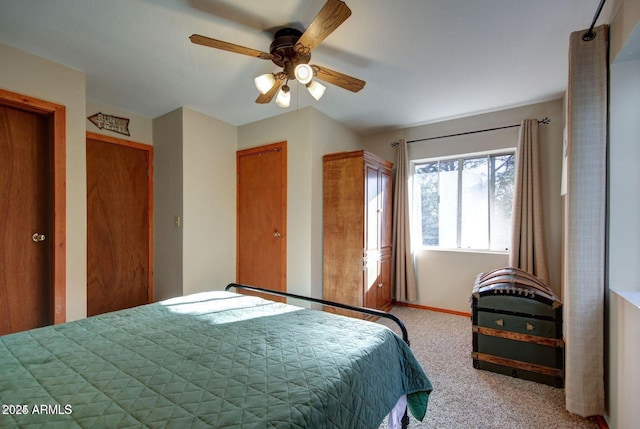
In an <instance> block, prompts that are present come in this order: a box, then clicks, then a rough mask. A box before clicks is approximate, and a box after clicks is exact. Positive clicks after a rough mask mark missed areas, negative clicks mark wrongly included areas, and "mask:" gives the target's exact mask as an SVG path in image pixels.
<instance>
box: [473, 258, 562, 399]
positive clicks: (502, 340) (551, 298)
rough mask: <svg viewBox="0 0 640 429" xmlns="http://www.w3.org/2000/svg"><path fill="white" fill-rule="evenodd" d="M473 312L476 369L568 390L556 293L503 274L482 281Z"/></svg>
mask: <svg viewBox="0 0 640 429" xmlns="http://www.w3.org/2000/svg"><path fill="white" fill-rule="evenodd" d="M471 309H472V321H473V353H472V358H473V366H474V367H475V368H478V369H484V370H488V371H493V372H497V373H500V374H506V375H511V376H513V377H518V378H522V379H525V380H531V381H536V382H538V383H544V384H548V385H551V386H555V387H563V385H564V342H563V341H562V303H561V302H560V301H559V300H558V298H557V297H556V296H555V295H554V293H553V291H551V289H549V288H548V287H547V286H546V285H545V284H543V283H542V282H541V281H540V280H539V279H538V278H536V277H534V276H532V275H531V274H529V273H527V272H525V271H522V270H519V269H517V268H501V269H499V270H495V271H492V272H490V273H486V274H484V273H482V274H480V275H478V277H477V278H476V282H475V285H474V287H473V293H472V295H471Z"/></svg>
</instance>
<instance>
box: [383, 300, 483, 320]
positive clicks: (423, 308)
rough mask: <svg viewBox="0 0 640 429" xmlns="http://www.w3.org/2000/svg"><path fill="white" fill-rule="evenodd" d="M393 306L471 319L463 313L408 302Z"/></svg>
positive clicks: (394, 303)
mask: <svg viewBox="0 0 640 429" xmlns="http://www.w3.org/2000/svg"><path fill="white" fill-rule="evenodd" d="M393 305H398V306H400V307H409V308H418V309H420V310H429V311H437V312H440V313H447V314H454V315H456V316H464V317H471V313H465V312H464V311H456V310H447V309H446V308H437V307H429V306H427V305H419V304H411V303H409V302H402V301H394V302H393Z"/></svg>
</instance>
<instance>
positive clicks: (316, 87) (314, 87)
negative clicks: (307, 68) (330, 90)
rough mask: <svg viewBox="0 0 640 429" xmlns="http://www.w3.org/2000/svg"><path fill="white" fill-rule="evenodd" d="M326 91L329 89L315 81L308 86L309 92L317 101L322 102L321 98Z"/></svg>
mask: <svg viewBox="0 0 640 429" xmlns="http://www.w3.org/2000/svg"><path fill="white" fill-rule="evenodd" d="M326 89H327V88H326V87H325V86H324V85H323V84H321V83H319V82H316V81H315V80H314V81H311V82H309V83H308V84H307V91H309V94H311V96H312V97H313V98H315V99H316V101H318V100H320V97H322V95H323V94H324V91H325V90H326Z"/></svg>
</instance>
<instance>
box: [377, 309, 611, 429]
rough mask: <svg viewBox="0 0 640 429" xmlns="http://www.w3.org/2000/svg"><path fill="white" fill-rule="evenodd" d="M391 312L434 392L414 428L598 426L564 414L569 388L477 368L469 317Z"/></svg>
mask: <svg viewBox="0 0 640 429" xmlns="http://www.w3.org/2000/svg"><path fill="white" fill-rule="evenodd" d="M392 313H393V314H395V315H396V316H398V317H400V319H402V320H403V321H404V323H405V325H406V326H407V330H408V331H409V340H410V341H411V349H412V350H413V352H414V354H415V355H416V357H417V358H418V360H419V361H420V363H421V364H422V367H423V368H424V370H425V372H426V373H427V375H428V376H429V379H430V380H431V383H432V384H433V388H434V390H433V392H432V393H431V395H430V397H429V406H428V409H427V415H426V417H425V419H424V421H422V422H418V421H417V420H415V419H414V418H413V416H411V421H410V424H409V428H447V429H449V428H451V429H467V428H478V429H479V428H482V429H529V428H530V429H556V428H558V429H561V428H567V429H568V428H590V429H597V428H598V427H599V426H598V424H597V422H596V420H595V419H585V418H582V417H579V416H576V415H572V414H570V413H569V412H568V411H566V410H565V405H564V389H558V388H555V387H551V386H547V385H544V384H539V383H535V382H532V381H526V380H521V379H517V378H513V377H510V376H505V375H501V374H496V373H493V372H489V371H484V370H478V369H475V368H473V363H472V359H471V351H472V345H471V320H470V318H468V317H463V316H456V315H451V314H446V313H440V312H433V311H427V310H419V309H414V308H407V307H394V309H393V311H392ZM380 323H384V324H385V325H387V326H391V325H390V324H389V322H387V321H384V322H380ZM396 332H398V331H397V330H396ZM386 427H387V426H386V422H384V423H383V424H382V425H381V426H380V429H385V428H386Z"/></svg>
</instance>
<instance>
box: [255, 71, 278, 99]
mask: <svg viewBox="0 0 640 429" xmlns="http://www.w3.org/2000/svg"><path fill="white" fill-rule="evenodd" d="M255 82H256V88H258V91H260V94H266V93H267V92H269V90H270V89H271V88H273V85H275V83H276V78H275V76H274V75H273V73H266V74H263V75H260V76H258V77H257V78H256V79H255Z"/></svg>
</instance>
